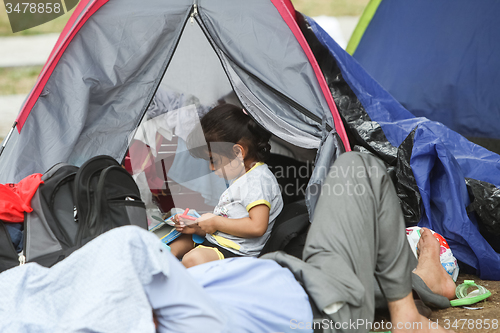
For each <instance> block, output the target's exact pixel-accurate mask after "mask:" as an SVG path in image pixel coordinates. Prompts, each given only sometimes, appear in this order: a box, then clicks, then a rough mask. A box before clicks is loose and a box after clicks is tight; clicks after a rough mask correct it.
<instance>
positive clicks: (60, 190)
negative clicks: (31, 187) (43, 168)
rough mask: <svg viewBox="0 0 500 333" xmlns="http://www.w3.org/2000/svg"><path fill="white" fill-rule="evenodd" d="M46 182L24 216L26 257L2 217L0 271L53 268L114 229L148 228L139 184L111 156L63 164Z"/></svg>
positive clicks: (50, 171) (58, 166)
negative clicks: (36, 266) (35, 265)
mask: <svg viewBox="0 0 500 333" xmlns="http://www.w3.org/2000/svg"><path fill="white" fill-rule="evenodd" d="M42 180H43V181H44V183H43V184H41V185H40V187H39V188H38V190H37V191H36V193H35V195H34V196H33V198H32V200H31V206H32V208H33V211H32V212H31V213H28V214H25V217H24V230H23V233H24V235H23V236H24V239H23V242H24V244H23V252H22V254H21V255H18V254H17V251H16V250H15V249H14V246H13V244H12V241H11V238H10V236H9V232H8V230H7V227H6V223H3V222H1V221H0V272H2V271H4V270H6V269H8V268H11V267H14V266H16V265H19V264H20V263H24V262H37V263H39V264H40V265H43V266H45V267H51V266H52V265H54V264H55V263H57V262H59V261H60V260H62V259H64V258H66V257H67V256H68V255H70V254H71V253H72V252H73V251H75V250H76V249H78V248H80V247H82V246H83V245H85V244H86V243H87V242H88V241H90V240H92V239H93V238H95V237H96V236H98V235H100V234H102V233H104V232H106V231H108V230H110V229H112V228H116V227H120V226H124V225H130V224H132V225H137V226H140V227H143V228H145V229H147V218H146V209H145V205H144V203H143V202H142V201H141V197H140V192H139V189H138V187H137V184H136V183H135V181H134V179H133V178H132V176H131V175H130V174H129V173H128V172H127V171H126V170H125V169H124V168H122V167H121V166H120V165H119V164H118V162H116V160H115V159H113V158H112V157H109V156H96V157H94V158H92V159H90V160H88V161H87V162H85V163H84V164H83V165H82V166H81V167H80V168H78V167H76V166H73V165H69V164H66V163H58V164H56V165H54V166H53V167H52V168H50V169H49V170H48V171H47V172H45V174H44V175H43V176H42Z"/></svg>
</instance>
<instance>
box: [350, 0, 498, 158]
mask: <svg viewBox="0 0 500 333" xmlns="http://www.w3.org/2000/svg"><path fill="white" fill-rule="evenodd" d="M372 2H373V1H372ZM375 2H376V1H375ZM499 11H500V3H499V2H498V1H494V0H485V1H481V2H477V1H470V0H458V1H453V2H448V1H436V0H422V1H409V2H407V1H397V0H383V1H381V3H380V5H379V6H378V8H377V10H376V12H375V14H374V15H373V18H372V20H371V21H370V23H369V25H368V27H367V28H366V30H365V31H364V34H363V35H362V37H361V38H360V41H359V45H358V46H357V48H356V49H355V50H353V52H354V53H351V54H353V56H354V58H355V59H356V60H357V61H358V62H359V63H360V64H361V65H362V66H363V67H364V68H365V69H366V71H367V72H368V73H369V74H370V75H371V76H373V77H374V78H375V79H376V80H377V81H378V82H379V83H380V84H381V85H382V86H383V87H384V88H385V89H387V90H388V91H389V93H390V94H391V95H393V96H394V98H395V99H396V100H398V101H399V102H400V103H401V104H402V105H403V106H404V107H405V108H406V109H407V110H409V111H410V112H411V113H412V114H414V115H415V116H417V117H427V118H429V119H431V120H434V121H439V122H441V123H442V124H444V125H446V126H447V127H449V128H450V129H452V130H454V131H456V132H458V133H460V134H462V135H464V136H466V137H470V138H471V139H472V140H473V138H490V139H496V140H498V139H500V131H498V128H499V127H500V95H499V94H498V92H497V87H498V84H499V82H500V74H499V73H498V71H496V70H494V69H496V68H499V67H500V45H499V44H498V42H497V41H498V40H499V38H500V30H499V29H498V28H497V21H498V13H499ZM496 140H495V141H496ZM496 142H498V141H496ZM495 151H496V150H495Z"/></svg>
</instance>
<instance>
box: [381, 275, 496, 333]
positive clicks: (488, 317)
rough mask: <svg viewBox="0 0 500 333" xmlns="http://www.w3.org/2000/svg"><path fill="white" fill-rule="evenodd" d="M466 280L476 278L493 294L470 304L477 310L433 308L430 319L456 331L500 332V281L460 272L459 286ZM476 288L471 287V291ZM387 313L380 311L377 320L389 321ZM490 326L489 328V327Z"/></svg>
mask: <svg viewBox="0 0 500 333" xmlns="http://www.w3.org/2000/svg"><path fill="white" fill-rule="evenodd" d="M464 280H474V282H475V283H476V284H478V285H481V286H483V287H485V288H486V289H488V290H489V291H491V296H490V297H488V298H487V299H486V300H484V301H482V302H479V303H476V304H473V305H470V306H469V307H470V308H478V309H477V310H471V309H464V308H463V307H449V308H447V309H441V310H436V309H432V314H431V316H430V318H429V319H431V320H432V321H434V322H438V323H439V324H440V325H441V326H443V327H444V328H447V329H450V330H453V331H455V332H467V333H490V332H491V333H493V332H496V333H498V332H500V281H486V280H481V279H479V278H478V277H476V276H474V275H469V274H460V275H459V276H458V280H457V286H458V285H459V284H460V283H462V282H463V281H464ZM472 290H474V289H473V288H470V289H469V292H470V291H472ZM388 319H389V316H388V314H387V313H378V314H377V317H376V320H377V321H379V322H380V321H381V320H384V321H387V320H388ZM488 327H489V328H488Z"/></svg>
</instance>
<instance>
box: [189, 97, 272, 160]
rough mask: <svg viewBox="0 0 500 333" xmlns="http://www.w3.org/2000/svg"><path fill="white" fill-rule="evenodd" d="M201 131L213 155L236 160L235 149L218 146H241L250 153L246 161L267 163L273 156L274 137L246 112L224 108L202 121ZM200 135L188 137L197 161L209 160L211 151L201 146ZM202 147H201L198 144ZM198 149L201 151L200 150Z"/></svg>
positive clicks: (231, 106)
mask: <svg viewBox="0 0 500 333" xmlns="http://www.w3.org/2000/svg"><path fill="white" fill-rule="evenodd" d="M200 122H201V129H202V130H203V135H204V139H205V141H206V142H207V144H208V149H209V150H210V151H211V152H216V153H219V154H222V155H224V156H227V157H230V158H233V157H235V153H234V150H233V149H232V146H233V145H229V146H228V145H224V144H222V145H217V144H215V143H217V142H219V143H223V142H226V143H233V144H235V143H238V144H242V145H243V146H244V147H245V148H246V149H247V150H248V152H247V154H246V156H245V160H255V161H259V162H264V161H266V159H267V158H268V157H269V154H270V153H271V146H270V145H269V139H270V137H271V133H269V132H268V131H266V130H265V129H264V128H262V127H261V126H260V125H259V124H257V123H256V122H255V121H254V120H253V119H252V118H250V116H249V115H247V114H245V113H244V112H243V110H242V109H241V108H239V107H237V106H235V105H233V104H221V105H219V106H216V107H214V108H213V109H212V110H210V111H209V112H208V113H207V114H205V115H204V116H203V117H202V118H201V121H200ZM196 132H200V131H199V130H198V131H196V130H195V131H193V132H192V133H191V134H190V135H189V137H188V143H187V145H188V147H189V148H190V152H191V154H192V155H193V156H194V157H198V158H204V159H208V151H207V148H206V147H205V148H204V149H203V148H202V147H199V146H200V144H199V143H200V138H199V137H198V138H197V136H199V133H196ZM197 143H198V144H197ZM197 146H198V148H196V147H197Z"/></svg>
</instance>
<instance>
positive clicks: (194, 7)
mask: <svg viewBox="0 0 500 333" xmlns="http://www.w3.org/2000/svg"><path fill="white" fill-rule="evenodd" d="M197 15H198V5H197V4H196V3H193V12H192V13H191V25H193V24H194V18H195V17H196V16H197Z"/></svg>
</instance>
